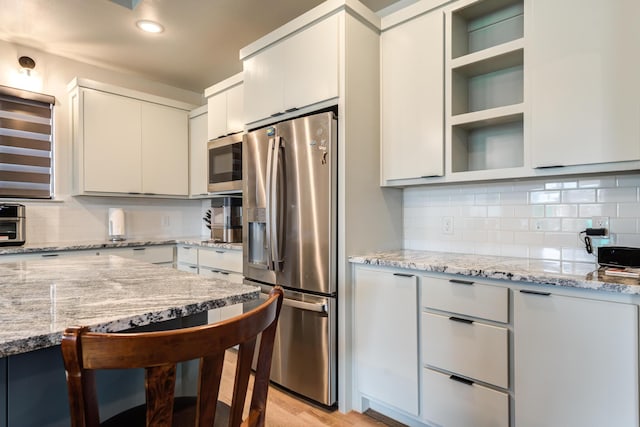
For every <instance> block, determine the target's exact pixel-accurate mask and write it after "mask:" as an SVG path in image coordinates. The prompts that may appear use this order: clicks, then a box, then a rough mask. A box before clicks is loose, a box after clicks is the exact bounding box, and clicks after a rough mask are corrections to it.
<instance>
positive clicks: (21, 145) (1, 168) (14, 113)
mask: <svg viewBox="0 0 640 427" xmlns="http://www.w3.org/2000/svg"><path fill="white" fill-rule="evenodd" d="M54 103H55V98H54V97H53V96H49V95H42V94H39V93H34V92H29V91H25V90H20V89H14V88H10V87H7V86H1V85H0V198H9V197H11V198H30V199H50V198H51V197H52V195H53V179H52V176H53V174H52V164H53V156H52V151H53V131H52V128H53V105H54Z"/></svg>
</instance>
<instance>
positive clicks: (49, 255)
mask: <svg viewBox="0 0 640 427" xmlns="http://www.w3.org/2000/svg"><path fill="white" fill-rule="evenodd" d="M42 256H43V257H47V258H48V257H54V256H60V254H42Z"/></svg>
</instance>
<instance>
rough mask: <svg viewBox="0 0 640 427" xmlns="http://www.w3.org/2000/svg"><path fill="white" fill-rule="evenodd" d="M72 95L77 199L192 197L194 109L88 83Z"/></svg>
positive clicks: (81, 82) (74, 87)
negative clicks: (190, 118) (191, 114)
mask: <svg viewBox="0 0 640 427" xmlns="http://www.w3.org/2000/svg"><path fill="white" fill-rule="evenodd" d="M69 89H70V99H71V108H72V137H73V145H74V191H75V193H76V194H99V195H109V194H116V195H118V194H137V195H142V194H144V195H163V196H186V195H187V194H188V192H189V188H188V187H189V182H188V179H189V176H188V173H189V164H188V162H189V159H188V156H189V128H188V114H189V109H191V106H190V105H188V104H184V103H181V102H177V101H172V100H168V99H165V98H160V97H157V96H153V95H148V94H143V93H140V92H136V91H132V90H128V89H122V88H118V87H115V86H111V85H107V84H104V83H99V82H94V81H91V80H85V79H74V80H73V81H72V82H71V83H70V84H69Z"/></svg>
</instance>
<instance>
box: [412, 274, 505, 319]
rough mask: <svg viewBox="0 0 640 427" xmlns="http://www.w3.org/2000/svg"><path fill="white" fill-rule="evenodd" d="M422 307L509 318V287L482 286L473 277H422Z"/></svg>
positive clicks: (487, 317) (486, 316)
mask: <svg viewBox="0 0 640 427" xmlns="http://www.w3.org/2000/svg"><path fill="white" fill-rule="evenodd" d="M421 303H422V306H423V307H428V308H434V309H436V310H442V311H450V312H452V313H459V314H464V315H467V316H472V317H479V318H482V319H489V320H494V321H496V322H502V323H507V322H508V321H509V289H508V288H503V287H500V286H492V285H484V284H480V283H477V282H474V281H473V279H471V278H470V279H466V278H465V279H458V278H451V279H448V280H447V279H440V278H435V277H429V276H424V277H423V280H422V298H421Z"/></svg>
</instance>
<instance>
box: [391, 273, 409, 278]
mask: <svg viewBox="0 0 640 427" xmlns="http://www.w3.org/2000/svg"><path fill="white" fill-rule="evenodd" d="M393 275H394V276H400V277H414V274H406V273H393Z"/></svg>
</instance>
